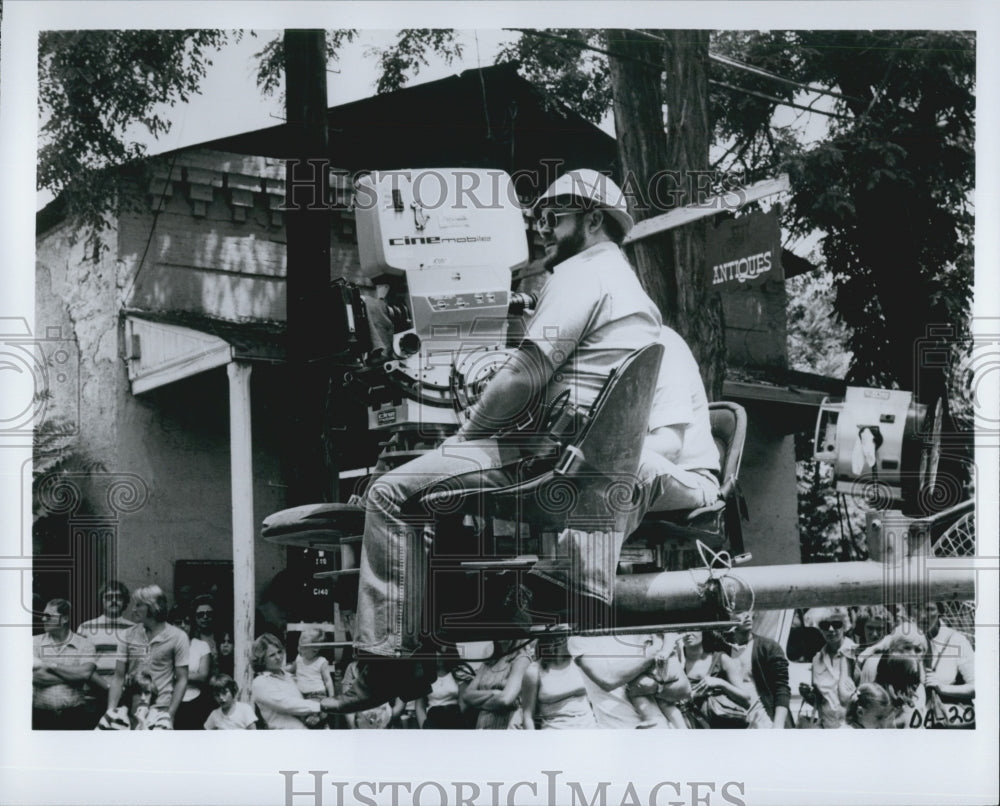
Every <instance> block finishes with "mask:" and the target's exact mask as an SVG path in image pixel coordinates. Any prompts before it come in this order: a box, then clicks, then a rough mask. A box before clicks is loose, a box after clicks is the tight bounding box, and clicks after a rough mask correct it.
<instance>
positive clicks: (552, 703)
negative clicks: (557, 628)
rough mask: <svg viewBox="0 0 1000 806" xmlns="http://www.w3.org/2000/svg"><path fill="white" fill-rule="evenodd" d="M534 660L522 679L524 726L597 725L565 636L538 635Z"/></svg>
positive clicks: (563, 726)
mask: <svg viewBox="0 0 1000 806" xmlns="http://www.w3.org/2000/svg"><path fill="white" fill-rule="evenodd" d="M536 654H537V660H535V661H534V662H533V663H531V664H530V665H529V666H528V668H527V669H526V670H525V673H524V679H523V680H522V682H521V712H522V720H521V721H522V727H524V728H525V729H526V730H532V729H535V728H538V729H540V730H544V729H552V728H558V729H568V728H596V727H597V722H596V721H595V720H594V712H593V711H592V710H591V707H590V700H588V699H587V690H586V688H584V684H583V673H582V672H581V671H580V668H579V667H578V666H577V665H576V663H574V662H573V656H572V655H571V654H570V652H569V644H568V636H566V635H556V636H546V637H545V638H539V639H538V645H537V651H536Z"/></svg>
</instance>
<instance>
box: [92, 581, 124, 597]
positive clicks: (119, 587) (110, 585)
mask: <svg viewBox="0 0 1000 806" xmlns="http://www.w3.org/2000/svg"><path fill="white" fill-rule="evenodd" d="M108 591H115V592H116V593H117V594H119V595H120V596H121V597H122V599H124V600H125V602H126V603H127V602H128V596H129V591H128V587H127V586H126V585H125V583H124V582H119V581H118V580H117V579H109V580H108V581H107V582H105V583H104V584H103V585H101V587H100V588H99V589H98V591H97V596H98V598H100V599H103V598H104V597H105V595H106V594H107V593H108Z"/></svg>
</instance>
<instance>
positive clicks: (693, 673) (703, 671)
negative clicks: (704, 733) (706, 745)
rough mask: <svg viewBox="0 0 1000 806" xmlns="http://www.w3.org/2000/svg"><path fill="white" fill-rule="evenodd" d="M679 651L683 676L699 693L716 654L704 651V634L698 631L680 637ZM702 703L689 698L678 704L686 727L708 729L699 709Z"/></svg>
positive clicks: (704, 717)
mask: <svg viewBox="0 0 1000 806" xmlns="http://www.w3.org/2000/svg"><path fill="white" fill-rule="evenodd" d="M679 649H680V652H681V658H682V659H683V662H684V676H685V677H687V679H688V683H689V684H690V686H691V688H692V689H694V687H695V686H698V687H699V691H701V690H702V687H701V682H702V681H703V680H704V679H705V678H706V677H708V676H709V671H710V670H711V669H712V668H713V667H714V666H715V665H716V653H713V652H707V651H706V650H705V633H703V632H701V631H698V630H694V631H691V632H686V633H684V634H683V635H682V636H681V640H680V646H679ZM703 702H704V698H703V697H699V699H698V701H695V698H694V697H693V696H691V697H688V698H687V699H685V700H683V701H681V702H680V703H678V708H679V709H680V712H681V715H682V716H683V718H684V722H685V724H686V725H687V727H689V728H707V727H709V723H708V719H707V717H706V716H705V714H704V713H703V712H702V710H701V707H700V706H701V705H702V704H703Z"/></svg>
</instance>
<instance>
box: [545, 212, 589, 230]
mask: <svg viewBox="0 0 1000 806" xmlns="http://www.w3.org/2000/svg"><path fill="white" fill-rule="evenodd" d="M581 212H583V211H582V210H566V211H565V212H559V213H557V212H556V211H555V210H553V209H552V208H548V209H545V210H542V212H541V213H539V214H538V218H536V219H535V229H536V230H538V231H539V232H541V231H542V230H545V229H555V228H556V225H557V224H558V223H559V219H560V218H562V217H563V216H567V215H577V214H578V213H581Z"/></svg>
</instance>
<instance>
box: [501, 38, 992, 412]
mask: <svg viewBox="0 0 1000 806" xmlns="http://www.w3.org/2000/svg"><path fill="white" fill-rule="evenodd" d="M655 34H656V35H657V36H660V37H665V36H666V35H667V34H668V32H664V31H657V32H655ZM552 37H557V38H558V40H559V41H557V42H556V44H553V40H552ZM710 46H711V49H712V53H713V58H712V65H711V71H710V75H709V93H708V97H709V99H710V103H711V107H710V110H711V111H710V120H711V121H712V125H713V139H714V142H715V144H716V145H717V146H718V147H719V148H720V149H724V150H723V153H722V154H721V156H720V157H719V158H718V159H717V160H716V161H715V163H714V164H713V166H712V167H713V168H716V169H718V170H719V171H722V172H726V171H736V172H738V173H741V174H743V175H744V176H745V177H746V180H747V181H753V180H756V179H760V178H763V177H765V176H770V175H774V174H776V173H778V172H781V171H787V172H789V174H790V175H791V179H792V199H791V203H790V204H789V205H788V207H787V211H786V214H785V217H784V224H785V226H786V227H787V228H789V229H790V230H791V231H793V232H794V233H796V234H803V233H807V232H812V231H814V230H817V229H818V230H821V231H823V232H824V233H826V237H824V239H823V241H822V253H823V257H824V259H825V261H826V265H827V267H828V269H829V271H830V272H831V273H832V275H833V277H834V283H835V288H836V300H835V307H836V310H837V312H838V313H839V314H840V316H841V317H842V319H843V320H844V322H845V323H846V324H847V325H849V326H850V328H851V336H850V342H849V344H848V347H849V348H850V350H851V353H852V356H853V361H852V364H851V368H850V371H849V375H848V379H849V380H850V381H851V382H853V383H858V384H874V385H884V386H898V387H900V388H906V389H916V390H917V391H918V393H919V394H920V396H921V397H922V398H924V399H928V398H933V397H934V396H935V395H939V394H940V393H941V390H942V385H943V379H942V378H943V374H942V372H941V371H940V368H939V367H937V368H936V367H928V366H917V362H916V360H915V355H914V350H915V345H917V344H922V345H926V344H927V342H928V339H927V329H928V326H929V325H940V326H943V327H942V331H943V332H945V333H951V334H952V336H951V338H952V339H960V338H961V337H962V335H963V334H964V333H965V332H966V330H967V326H968V311H969V297H970V294H971V277H972V250H971V243H972V216H971V212H970V206H971V201H970V197H971V192H972V182H973V167H974V162H973V159H974V109H975V95H974V91H975V40H974V37H973V35H972V34H969V33H964V32H956V31H933V32H928V31H888V32H886V31H833V32H831V31H763V32H761V31H755V32H745V31H741V32H726V31H717V32H713V34H712V36H711V40H710ZM602 50H606V47H605V43H604V42H603V40H602V38H601V33H600V32H598V31H592V30H571V29H561V30H553V31H548V32H545V33H544V34H538V35H527V36H524V37H522V38H521V39H520V40H519V41H518V42H516V43H514V44H512V45H511V46H510V47H508V48H507V50H506V55H507V56H508V57H510V58H516V59H518V60H519V61H520V62H521V64H522V70H523V71H524V73H525V75H526V76H527V77H528V78H530V79H531V80H533V81H535V82H536V83H538V84H539V86H540V87H542V88H543V90H544V91H546V92H547V93H549V94H550V95H551V97H552V98H553V100H554V101H555V100H564V101H568V100H569V99H571V98H574V97H578V98H581V101H580V103H579V104H574V106H575V108H577V109H578V110H579V111H581V113H583V114H585V115H587V116H588V117H589V118H590V119H591V120H594V121H597V120H600V118H601V117H602V115H603V114H604V113H605V112H606V110H607V109H609V108H610V107H611V103H612V100H611V97H610V84H609V83H608V82H607V81H606V79H605V68H604V67H603V66H602V63H603V59H604V56H603V55H602V53H601V51H602ZM574 54H575V56H576V58H573V56H574ZM646 58H651V57H649V56H648V55H647V57H646ZM734 59H735V60H737V61H738V62H741V63H743V64H747V63H749V64H750V65H752V66H753V68H754V69H755V71H754V72H750V71H748V70H746V69H744V68H742V67H740V66H738V65H735V64H734V63H733V60H734ZM757 68H762V69H763V72H762V71H761V70H759V69H757ZM665 72H666V81H667V86H668V87H669V82H670V73H671V71H670V70H667V71H665ZM768 73H770V74H772V75H771V76H769V75H767V74H768ZM774 75H777V76H778V78H777V79H776V78H774V77H773V76H774ZM588 77H590V78H592V82H591V90H590V92H589V94H587V93H585V94H582V95H581V94H580V93H577V95H576V96H574V95H572V94H570V93H572V92H574V90H575V88H577V87H579V86H580V85H581V84H584V83H586V80H587V78H588ZM806 85H808V86H810V87H813V88H815V90H810V89H808V88H807V87H806ZM779 103H784V104H799V105H803V106H805V105H808V106H809V107H812V108H815V109H817V110H820V111H822V112H823V114H825V115H828V116H831V117H829V120H830V121H831V122H830V124H829V127H828V131H827V133H826V136H825V137H824V138H822V139H821V140H820V142H818V143H817V144H815V145H811V146H803V145H802V144H801V143H799V142H798V140H797V138H796V136H795V133H794V131H793V130H792V129H791V127H784V128H775V127H774V126H773V125H772V118H773V113H774V110H775V108H776V106H777V105H778V104H779ZM668 106H669V104H668ZM664 167H669V168H673V167H675V166H673V165H667V166H664ZM915 369H916V370H917V371H915Z"/></svg>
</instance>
